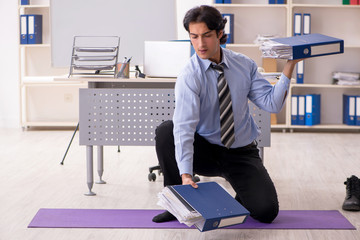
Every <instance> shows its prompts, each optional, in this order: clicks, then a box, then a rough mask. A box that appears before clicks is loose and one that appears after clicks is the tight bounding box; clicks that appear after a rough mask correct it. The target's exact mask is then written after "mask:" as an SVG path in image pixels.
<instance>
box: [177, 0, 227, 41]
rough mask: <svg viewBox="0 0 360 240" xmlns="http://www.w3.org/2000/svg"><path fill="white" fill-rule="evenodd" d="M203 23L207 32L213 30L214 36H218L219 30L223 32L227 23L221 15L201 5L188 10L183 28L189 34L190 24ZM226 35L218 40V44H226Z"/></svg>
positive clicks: (212, 8)
mask: <svg viewBox="0 0 360 240" xmlns="http://www.w3.org/2000/svg"><path fill="white" fill-rule="evenodd" d="M200 22H204V23H205V24H206V26H207V27H208V29H209V30H215V31H216V34H219V32H220V31H221V30H224V28H225V24H226V22H227V20H226V18H223V17H222V15H221V13H220V12H219V11H218V10H217V9H216V8H214V7H211V6H207V5H202V6H199V7H194V8H192V9H190V10H189V11H188V12H187V13H186V14H185V17H184V21H183V23H184V27H185V29H186V31H188V32H189V24H190V23H200ZM226 39H227V34H225V32H224V33H223V36H222V38H221V39H220V44H224V43H226Z"/></svg>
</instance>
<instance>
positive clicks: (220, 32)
mask: <svg viewBox="0 0 360 240" xmlns="http://www.w3.org/2000/svg"><path fill="white" fill-rule="evenodd" d="M223 35H224V30H220V31H219V34H218V39H219V40H220V39H221V38H222V36H223Z"/></svg>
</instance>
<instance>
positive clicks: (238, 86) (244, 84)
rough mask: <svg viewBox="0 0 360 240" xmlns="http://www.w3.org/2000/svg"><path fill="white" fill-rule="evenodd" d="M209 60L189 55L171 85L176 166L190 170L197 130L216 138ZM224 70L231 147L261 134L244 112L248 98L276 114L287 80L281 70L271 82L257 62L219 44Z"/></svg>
mask: <svg viewBox="0 0 360 240" xmlns="http://www.w3.org/2000/svg"><path fill="white" fill-rule="evenodd" d="M211 63H212V62H211V61H210V60H204V59H201V58H199V57H198V56H197V55H196V54H194V55H193V56H192V57H191V59H190V60H189V62H188V63H187V65H186V66H185V67H184V68H183V69H182V71H181V73H180V74H179V76H178V78H177V80H176V85H175V112H174V117H173V122H174V130H173V131H174V140H175V156H176V161H177V164H178V168H179V171H180V175H181V174H184V173H188V174H191V175H192V174H193V153H194V148H193V142H194V133H195V132H197V133H198V134H200V135H201V136H202V137H204V138H205V139H206V140H207V141H209V142H210V143H212V144H217V145H220V146H223V144H222V143H221V141H220V117H219V115H220V112H219V100H218V93H217V77H218V73H217V71H216V70H214V69H212V68H211V67H210V64H211ZM221 64H223V66H224V74H225V78H226V81H227V83H228V85H229V88H230V92H231V99H232V106H233V112H234V122H235V142H234V143H233V145H232V146H231V148H238V147H243V146H246V145H248V144H250V143H251V142H252V141H254V140H255V139H256V138H257V137H258V136H259V134H260V130H259V128H258V127H257V125H256V123H255V121H254V120H253V118H252V117H251V115H250V114H249V106H248V99H249V100H251V101H252V102H253V103H254V104H255V105H256V106H258V107H259V108H260V109H263V110H265V111H268V112H272V113H276V112H279V111H280V110H281V108H282V107H283V105H284V102H285V97H286V93H287V91H288V89H289V85H290V80H289V79H288V78H287V77H286V76H285V75H284V74H282V75H281V77H280V80H279V81H278V82H277V83H276V85H274V86H273V85H271V84H270V83H269V82H268V81H267V80H265V79H264V78H263V77H262V75H261V74H260V73H259V72H258V71H257V65H256V63H255V62H254V61H253V60H251V59H250V58H248V57H247V56H245V55H242V54H240V53H236V52H233V51H231V50H229V49H222V62H221Z"/></svg>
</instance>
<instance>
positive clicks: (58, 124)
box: [22, 121, 78, 127]
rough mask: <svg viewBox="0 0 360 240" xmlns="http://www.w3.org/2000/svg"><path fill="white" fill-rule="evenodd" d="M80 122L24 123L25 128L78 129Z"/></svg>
mask: <svg viewBox="0 0 360 240" xmlns="http://www.w3.org/2000/svg"><path fill="white" fill-rule="evenodd" d="M77 124H78V122H74V121H73V122H48V121H44V122H41V121H36V122H23V124H22V125H23V127H76V126H77Z"/></svg>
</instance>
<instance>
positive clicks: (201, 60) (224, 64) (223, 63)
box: [197, 49, 229, 71]
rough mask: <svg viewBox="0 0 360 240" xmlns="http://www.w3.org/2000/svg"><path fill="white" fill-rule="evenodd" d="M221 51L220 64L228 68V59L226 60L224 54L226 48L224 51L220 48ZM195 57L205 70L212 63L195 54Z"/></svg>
mask: <svg viewBox="0 0 360 240" xmlns="http://www.w3.org/2000/svg"><path fill="white" fill-rule="evenodd" d="M221 51H222V60H221V62H220V64H222V65H223V66H224V67H226V68H229V64H228V60H227V58H226V54H225V52H226V50H225V51H224V49H221ZM197 58H198V59H199V62H200V64H201V65H202V67H203V68H204V69H205V71H206V70H208V68H209V67H210V65H211V64H214V63H213V62H212V61H210V60H209V59H202V58H200V57H199V56H197Z"/></svg>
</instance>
